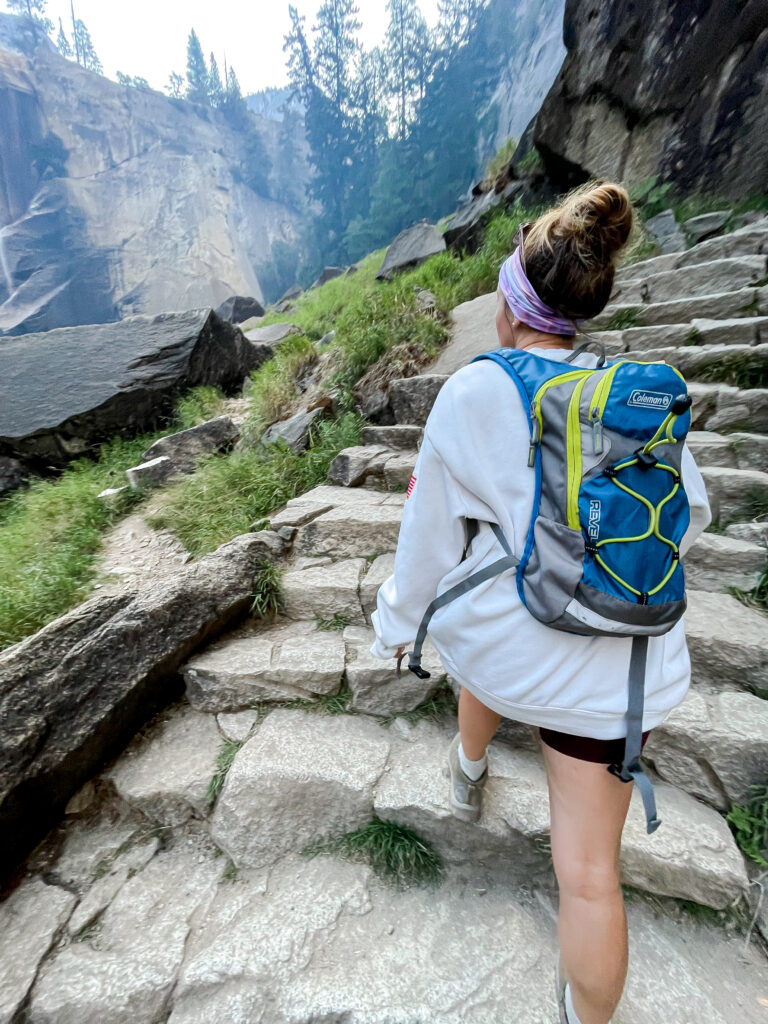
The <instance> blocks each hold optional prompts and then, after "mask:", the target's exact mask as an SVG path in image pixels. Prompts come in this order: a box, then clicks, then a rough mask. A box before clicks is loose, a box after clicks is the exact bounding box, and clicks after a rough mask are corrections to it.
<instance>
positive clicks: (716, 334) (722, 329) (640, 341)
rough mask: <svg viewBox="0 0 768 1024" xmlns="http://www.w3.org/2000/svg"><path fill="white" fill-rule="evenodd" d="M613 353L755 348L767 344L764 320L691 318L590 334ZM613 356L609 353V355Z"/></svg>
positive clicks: (756, 317) (761, 317)
mask: <svg viewBox="0 0 768 1024" xmlns="http://www.w3.org/2000/svg"><path fill="white" fill-rule="evenodd" d="M591 336H592V337H593V338H596V339H598V340H599V341H601V342H603V343H605V344H606V351H608V350H609V349H612V350H613V352H614V353H615V352H616V350H617V349H618V350H619V351H625V352H642V353H645V352H648V351H650V350H653V349H662V348H673V347H675V348H677V347H680V346H688V345H759V344H760V342H768V317H766V316H751V317H733V318H730V319H724V320H709V319H708V320H703V319H701V318H698V317H697V318H694V319H693V320H691V322H690V323H688V324H658V325H657V326H655V327H629V328H627V329H626V330H623V331H602V332H597V333H595V334H592V335H591ZM610 354H613V353H612V352H609V355H610Z"/></svg>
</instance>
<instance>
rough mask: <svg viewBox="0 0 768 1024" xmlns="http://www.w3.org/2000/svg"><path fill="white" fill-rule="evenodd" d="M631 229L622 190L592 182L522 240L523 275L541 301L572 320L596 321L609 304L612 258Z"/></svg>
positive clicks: (631, 214) (612, 184)
mask: <svg viewBox="0 0 768 1024" xmlns="http://www.w3.org/2000/svg"><path fill="white" fill-rule="evenodd" d="M633 224H634V211H633V209H632V203H631V201H630V198H629V195H628V193H627V190H626V189H625V188H624V187H623V186H622V185H618V184H616V183H615V182H610V181H605V182H604V181H592V182H588V183H587V184H586V185H582V186H580V187H579V188H577V189H574V190H573V191H572V192H569V193H568V195H567V196H566V197H565V198H564V199H563V200H562V201H561V202H560V203H559V204H558V205H557V206H555V207H553V209H551V210H548V211H547V212H546V213H545V214H543V215H542V216H541V217H539V219H538V220H537V221H536V222H535V224H533V225H532V226H531V228H530V230H529V232H528V234H527V236H526V239H525V244H524V249H523V254H524V257H525V267H526V274H527V276H528V279H529V281H530V282H531V284H532V285H533V287H534V288H535V289H536V292H537V294H538V295H539V298H540V299H542V301H544V302H546V303H547V305H549V306H552V307H553V308H554V309H556V310H558V311H560V312H562V313H563V314H564V315H565V316H566V317H569V318H571V319H575V320H582V319H589V318H590V317H593V316H596V315H597V314H598V313H599V312H600V311H601V310H602V309H603V307H604V306H605V305H606V303H607V302H608V299H609V298H610V294H611V290H612V288H613V278H614V273H615V258H616V256H617V255H618V253H619V252H620V251H621V249H623V247H624V246H625V245H626V244H627V241H628V239H629V236H630V234H631V232H632V226H633Z"/></svg>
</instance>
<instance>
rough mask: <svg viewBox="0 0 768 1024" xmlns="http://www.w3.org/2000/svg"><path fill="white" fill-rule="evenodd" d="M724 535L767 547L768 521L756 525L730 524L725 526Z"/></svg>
mask: <svg viewBox="0 0 768 1024" xmlns="http://www.w3.org/2000/svg"><path fill="white" fill-rule="evenodd" d="M725 535H726V537H736V538H737V539H738V540H748V541H749V542H750V543H752V544H762V545H763V547H768V520H764V521H761V522H757V523H732V524H731V525H730V526H726V528H725Z"/></svg>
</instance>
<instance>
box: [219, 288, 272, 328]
mask: <svg viewBox="0 0 768 1024" xmlns="http://www.w3.org/2000/svg"><path fill="white" fill-rule="evenodd" d="M216 315H217V316H220V317H221V319H222V320H226V321H227V323H229V324H241V323H243V322H244V321H246V320H248V319H249V318H250V317H252V316H264V307H263V306H262V304H261V303H260V302H259V300H258V299H254V298H252V297H246V296H244V295H230V297H229V298H228V299H225V300H224V302H222V304H221V305H220V306H219V308H218V309H217V310H216Z"/></svg>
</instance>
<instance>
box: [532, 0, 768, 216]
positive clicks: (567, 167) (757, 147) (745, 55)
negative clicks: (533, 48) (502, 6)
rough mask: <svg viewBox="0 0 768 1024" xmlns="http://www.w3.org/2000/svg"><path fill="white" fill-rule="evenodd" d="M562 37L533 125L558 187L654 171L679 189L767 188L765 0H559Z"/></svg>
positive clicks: (734, 194) (726, 193)
mask: <svg viewBox="0 0 768 1024" xmlns="http://www.w3.org/2000/svg"><path fill="white" fill-rule="evenodd" d="M564 40H565V44H566V47H567V49H568V55H567V57H566V59H565V62H564V64H563V67H562V70H561V72H560V74H559V75H558V77H557V79H556V81H555V84H554V85H553V86H552V89H551V90H550V92H549V94H548V95H547V97H546V100H545V101H544V104H543V106H542V108H541V111H540V113H539V115H538V118H537V122H536V131H535V142H536V146H537V148H538V149H539V151H540V152H541V154H542V156H543V157H544V160H545V164H546V168H547V171H548V173H549V175H550V177H551V179H552V180H553V182H554V183H555V184H556V185H557V186H560V187H564V186H567V185H570V184H572V183H574V182H577V181H579V180H583V179H584V178H586V177H587V176H590V175H602V176H606V177H611V178H620V179H623V180H625V181H627V182H629V183H633V182H641V181H643V180H645V179H647V178H648V177H650V176H652V175H658V176H659V178H660V179H661V180H664V181H674V183H675V185H676V187H677V188H678V189H679V190H680V191H682V192H691V191H702V192H707V193H712V194H717V195H721V196H723V197H725V198H731V199H739V198H743V197H744V195H748V194H756V193H761V192H766V191H768V5H766V3H765V0H742V2H736V0H648V2H647V3H645V4H642V5H640V4H637V3H636V2H635V0H609V2H604V0H603V2H601V0H587V2H585V0H566V5H565V23H564Z"/></svg>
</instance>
